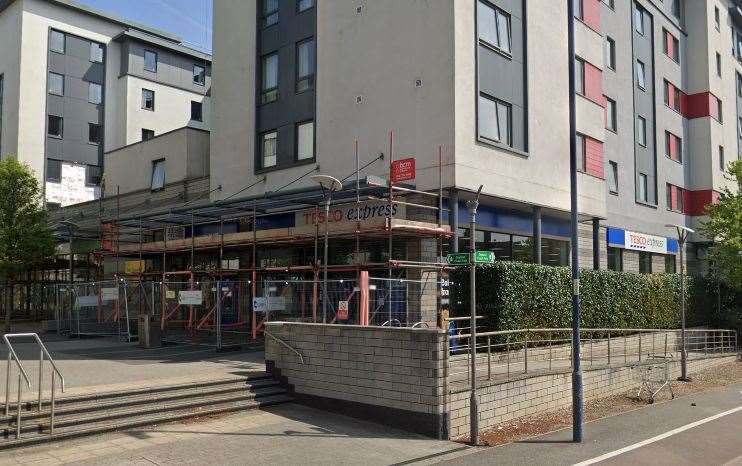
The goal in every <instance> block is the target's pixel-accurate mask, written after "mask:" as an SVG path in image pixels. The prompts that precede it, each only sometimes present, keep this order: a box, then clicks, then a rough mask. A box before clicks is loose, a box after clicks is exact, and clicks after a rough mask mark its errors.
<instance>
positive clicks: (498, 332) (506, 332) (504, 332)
mask: <svg viewBox="0 0 742 466" xmlns="http://www.w3.org/2000/svg"><path fill="white" fill-rule="evenodd" d="M467 319H468V317H467ZM580 330H581V331H583V332H619V333H632V332H637V333H638V332H644V333H646V332H658V333H661V332H679V331H680V329H679V328H672V329H670V328H582V329H580ZM571 331H572V328H571V327H555V328H521V329H517V330H495V331H491V332H477V338H479V337H491V336H497V335H515V334H519V333H544V332H571ZM685 331H686V332H730V330H729V329H722V328H695V329H693V328H689V329H685ZM468 337H471V334H468V333H466V334H461V335H451V336H449V337H448V339H449V340H456V339H459V338H468Z"/></svg>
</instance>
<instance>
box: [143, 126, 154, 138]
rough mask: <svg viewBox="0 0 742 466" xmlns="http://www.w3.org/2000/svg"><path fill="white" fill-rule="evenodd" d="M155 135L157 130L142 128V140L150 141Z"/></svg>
mask: <svg viewBox="0 0 742 466" xmlns="http://www.w3.org/2000/svg"><path fill="white" fill-rule="evenodd" d="M154 137H155V132H154V131H153V130H151V129H145V128H142V141H149V140H150V139H152V138H154Z"/></svg>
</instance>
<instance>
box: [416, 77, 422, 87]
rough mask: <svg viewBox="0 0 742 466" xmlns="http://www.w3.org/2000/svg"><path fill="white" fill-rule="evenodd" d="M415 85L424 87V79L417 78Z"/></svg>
mask: <svg viewBox="0 0 742 466" xmlns="http://www.w3.org/2000/svg"><path fill="white" fill-rule="evenodd" d="M415 87H423V80H422V79H420V78H417V79H415Z"/></svg>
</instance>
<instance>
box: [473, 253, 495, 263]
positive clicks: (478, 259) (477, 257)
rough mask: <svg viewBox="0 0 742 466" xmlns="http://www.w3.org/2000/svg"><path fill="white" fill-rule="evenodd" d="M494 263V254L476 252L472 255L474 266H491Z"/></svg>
mask: <svg viewBox="0 0 742 466" xmlns="http://www.w3.org/2000/svg"><path fill="white" fill-rule="evenodd" d="M493 262H495V253H494V252H492V251H476V252H475V253H474V263H475V264H491V263H493Z"/></svg>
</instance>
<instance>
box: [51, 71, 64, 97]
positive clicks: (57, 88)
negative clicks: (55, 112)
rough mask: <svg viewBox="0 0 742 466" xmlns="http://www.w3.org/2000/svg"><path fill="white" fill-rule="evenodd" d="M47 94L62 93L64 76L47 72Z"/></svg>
mask: <svg viewBox="0 0 742 466" xmlns="http://www.w3.org/2000/svg"><path fill="white" fill-rule="evenodd" d="M49 94H54V95H64V76H63V75H61V74H57V73H52V72H49Z"/></svg>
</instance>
